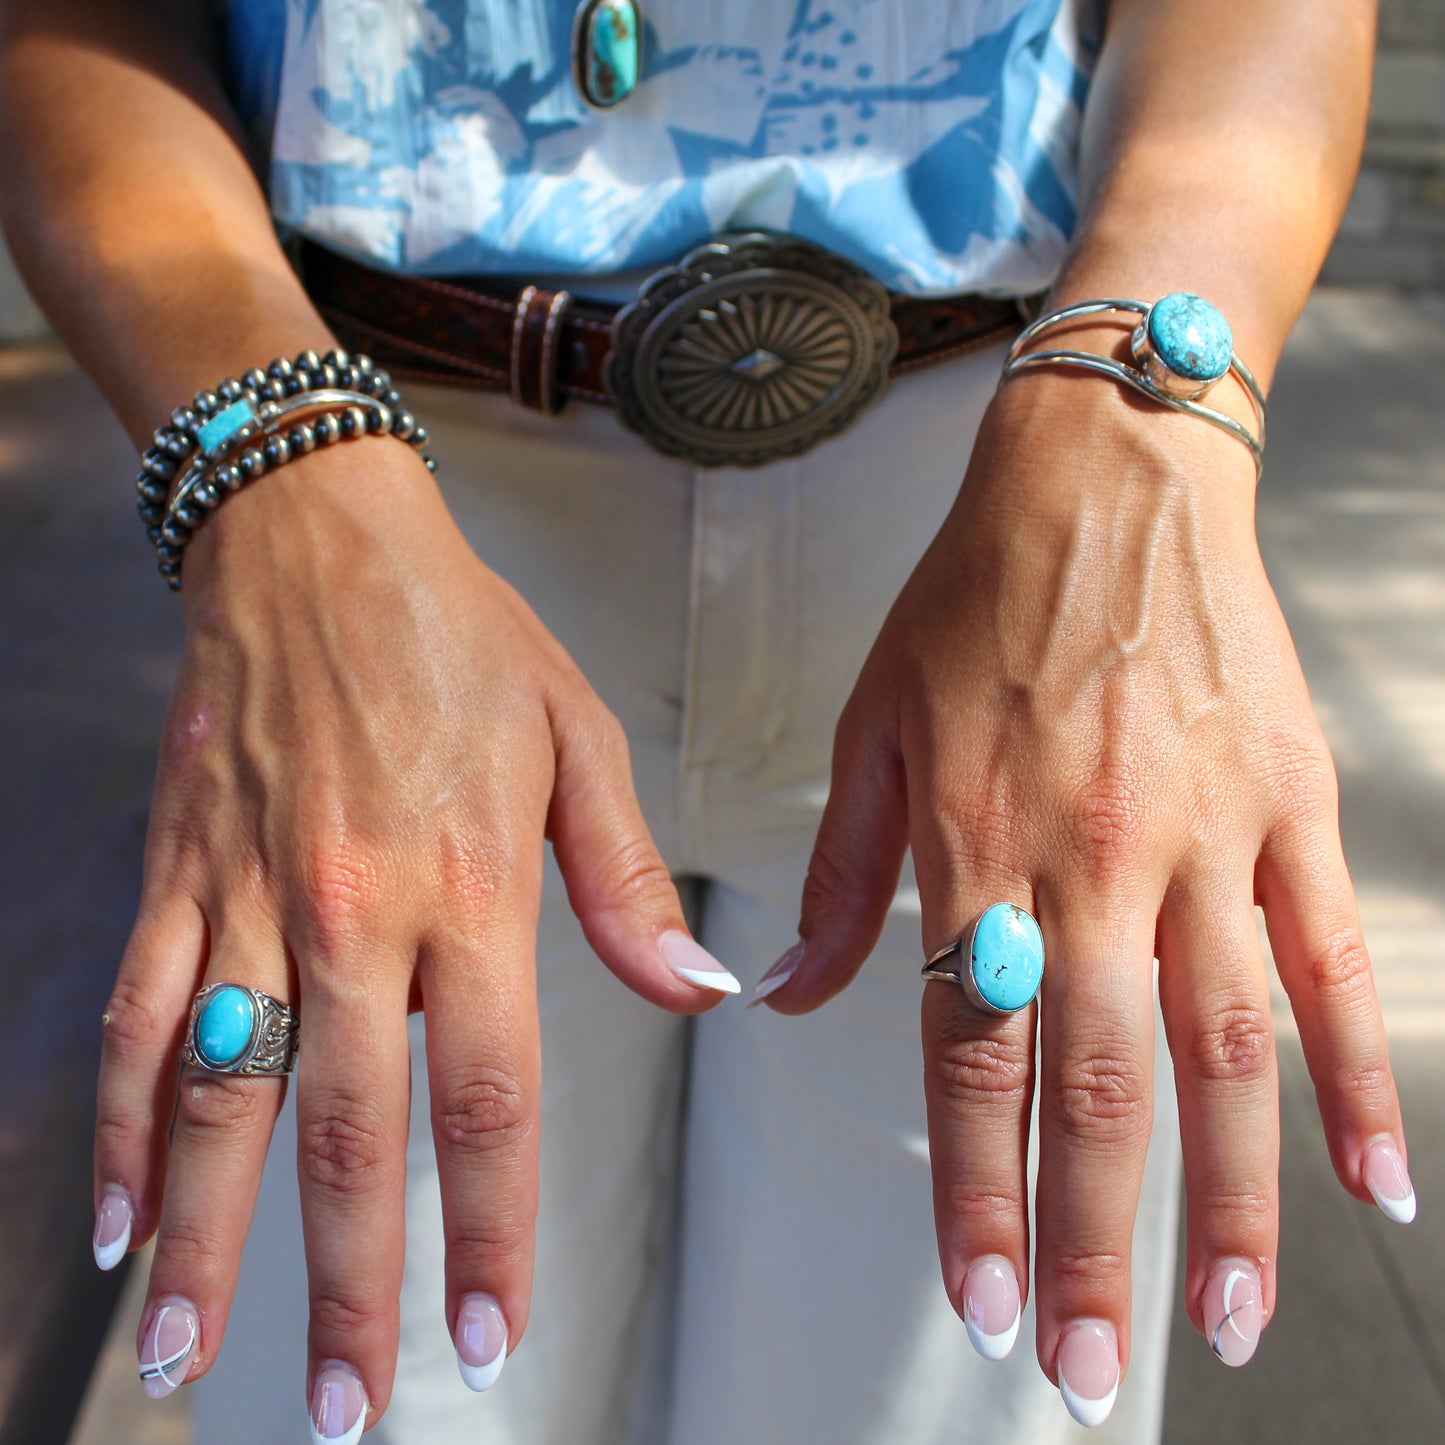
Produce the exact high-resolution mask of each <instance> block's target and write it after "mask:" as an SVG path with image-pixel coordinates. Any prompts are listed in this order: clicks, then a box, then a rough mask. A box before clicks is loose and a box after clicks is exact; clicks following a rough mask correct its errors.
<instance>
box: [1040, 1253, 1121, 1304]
mask: <svg viewBox="0 0 1445 1445" xmlns="http://www.w3.org/2000/svg"><path fill="white" fill-rule="evenodd" d="M1040 1264H1041V1266H1042V1261H1041V1262H1040ZM1129 1267H1130V1260H1129V1256H1128V1255H1127V1254H1122V1253H1120V1252H1118V1251H1116V1250H1108V1249H1098V1250H1087V1249H1073V1248H1070V1249H1060V1250H1055V1251H1054V1252H1053V1253H1052V1254H1051V1256H1050V1258H1049V1272H1050V1273H1051V1274H1052V1275H1053V1279H1054V1285H1055V1287H1056V1288H1057V1289H1059V1290H1060V1292H1061V1293H1062V1294H1063V1295H1064V1296H1065V1297H1066V1298H1067V1297H1068V1295H1069V1294H1071V1293H1080V1292H1082V1293H1085V1294H1088V1293H1092V1292H1094V1291H1097V1290H1100V1289H1102V1290H1105V1291H1112V1290H1114V1289H1117V1288H1119V1287H1120V1286H1122V1285H1124V1284H1126V1283H1127V1281H1128V1279H1129Z"/></svg>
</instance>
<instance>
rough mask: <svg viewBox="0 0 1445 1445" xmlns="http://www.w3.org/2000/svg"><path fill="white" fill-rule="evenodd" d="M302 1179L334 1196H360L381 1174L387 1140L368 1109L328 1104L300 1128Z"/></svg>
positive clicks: (347, 1103)
mask: <svg viewBox="0 0 1445 1445" xmlns="http://www.w3.org/2000/svg"><path fill="white" fill-rule="evenodd" d="M300 1135H301V1137H300V1159H301V1173H302V1178H303V1179H304V1180H305V1181H306V1182H307V1183H309V1184H311V1185H313V1186H315V1187H316V1188H318V1189H324V1190H329V1191H331V1192H332V1193H336V1194H356V1193H362V1192H364V1191H366V1190H367V1189H369V1188H371V1187H372V1186H373V1185H374V1184H375V1183H376V1181H377V1179H378V1176H379V1175H380V1172H381V1164H382V1161H383V1159H384V1157H385V1153H386V1141H385V1136H384V1134H383V1131H382V1129H381V1126H380V1124H379V1122H378V1121H377V1119H376V1117H375V1115H374V1113H373V1112H372V1111H371V1109H370V1108H369V1106H367V1105H365V1104H361V1103H359V1102H357V1101H355V1100H332V1101H328V1102H327V1104H326V1105H325V1106H323V1107H322V1108H321V1109H320V1110H319V1112H317V1113H316V1114H315V1115H313V1116H312V1117H311V1118H308V1119H306V1120H304V1121H303V1122H302V1124H301V1129H300Z"/></svg>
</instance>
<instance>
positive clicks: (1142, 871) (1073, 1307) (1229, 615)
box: [768, 373, 1413, 1418]
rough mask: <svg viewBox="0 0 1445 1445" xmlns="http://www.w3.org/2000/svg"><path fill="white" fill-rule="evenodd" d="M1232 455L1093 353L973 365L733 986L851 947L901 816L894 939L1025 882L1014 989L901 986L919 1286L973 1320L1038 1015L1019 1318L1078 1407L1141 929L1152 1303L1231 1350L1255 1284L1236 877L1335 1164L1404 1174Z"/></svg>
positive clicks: (1012, 1249)
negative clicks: (1177, 1224)
mask: <svg viewBox="0 0 1445 1445" xmlns="http://www.w3.org/2000/svg"><path fill="white" fill-rule="evenodd" d="M885 482H886V479H880V484H883V483H885ZM1253 482H1254V478H1253V465H1252V463H1251V460H1250V458H1249V455H1248V453H1247V452H1246V451H1245V449H1244V448H1243V447H1242V446H1240V445H1239V444H1238V443H1237V442H1236V441H1234V440H1233V439H1231V438H1229V437H1227V436H1225V435H1224V434H1222V433H1216V432H1215V431H1214V430H1213V429H1212V428H1210V427H1209V426H1207V425H1205V424H1203V423H1201V422H1199V421H1198V420H1196V419H1194V418H1190V417H1184V416H1177V415H1173V414H1169V413H1164V412H1161V411H1160V410H1159V409H1158V408H1157V407H1154V406H1151V405H1149V404H1147V403H1142V404H1141V403H1137V402H1135V401H1133V400H1131V399H1130V398H1128V397H1126V396H1125V395H1124V394H1123V393H1122V392H1120V391H1119V390H1118V389H1117V388H1115V387H1112V386H1110V385H1107V384H1105V383H1103V382H1099V381H1096V380H1092V379H1081V378H1078V377H1074V376H1065V375H1061V374H1057V373H1054V374H1042V375H1035V376H1031V377H1029V378H1028V379H1026V380H1020V381H1018V382H1014V383H1011V384H1010V385H1009V386H1008V387H1005V388H1004V390H1003V391H1002V392H1001V393H1000V395H999V396H998V397H997V398H996V399H995V402H994V403H993V405H992V407H991V408H990V411H989V414H988V416H987V418H986V420H985V423H984V426H983V429H982V431H981V433H980V437H979V441H978V444H977V446H976V448H975V451H974V455H973V459H972V462H971V464H970V466H969V469H968V475H967V477H966V479H965V481H964V485H963V487H962V490H961V491H960V493H959V496H958V499H957V501H956V503H955V505H954V507H953V508H952V511H951V512H950V514H949V516H948V518H947V520H946V521H945V523H944V525H943V527H942V529H941V530H940V531H939V533H938V536H937V538H936V539H935V541H934V543H933V544H932V545H931V546H930V548H929V549H928V552H927V553H926V555H925V556H924V557H923V559H922V560H921V561H920V563H919V564H918V567H917V568H916V570H915V571H914V573H913V575H912V577H911V578H910V580H909V582H908V584H907V585H906V586H905V588H904V589H903V592H902V594H901V596H900V597H899V599H898V601H897V603H896V604H895V605H894V607H893V609H892V611H891V613H890V614H889V616H888V618H887V621H886V622H885V624H884V626H883V629H882V631H881V634H880V636H879V637H878V640H877V642H876V643H875V645H874V647H873V650H872V652H871V654H870V656H869V658H868V661H867V663H866V664H865V666H864V668H863V671H862V674H861V676H860V678H859V680H858V683H857V686H856V687H855V689H854V692H853V695H852V697H851V699H850V700H849V702H848V705H847V707H846V708H845V710H844V713H843V716H842V719H841V721H840V723H839V726H838V731H837V737H836V742H835V749H834V760H833V781H832V792H831V796H830V798H829V801H828V805H827V809H826V812H825V814H824V817H823V820H822V824H821V827H820V830H819V834H818V839H817V845H816V848H815V851H814V856H813V859H812V863H811V865H810V868H809V873H808V879H807V883H806V885H805V888H804V896H803V909H802V921H801V926H800V934H801V937H802V939H803V940H804V944H803V951H802V954H801V960H800V962H799V963H798V964H797V967H796V970H795V972H794V973H793V975H792V976H791V978H789V979H788V981H787V982H786V983H785V984H782V985H779V986H777V987H776V989H775V991H774V992H773V993H772V994H771V996H769V998H768V1002H769V1004H770V1005H771V1006H772V1007H774V1008H776V1009H779V1010H780V1011H782V1012H784V1013H800V1012H804V1011H806V1010H810V1009H813V1008H816V1007H818V1006H819V1005H820V1004H822V1003H823V1002H824V1001H825V1000H826V999H827V998H829V997H830V996H831V995H832V994H834V993H836V992H838V991H839V990H840V989H842V988H843V987H844V986H845V985H846V984H847V983H848V982H849V981H850V979H851V978H852V977H853V975H854V974H855V973H856V972H857V970H858V968H859V967H860V966H861V964H862V962H863V960H864V958H865V957H866V956H867V954H868V952H869V950H870V949H871V948H872V946H873V944H874V943H875V941H876V940H877V938H878V935H879V931H880V929H881V927H882V923H883V919H884V914H885V911H886V909H887V907H888V905H889V902H890V901H891V899H892V897H893V893H894V889H895V886H896V882H897V878H898V873H899V868H900V866H901V861H902V857H903V852H904V848H905V845H910V844H911V846H912V850H913V856H914V861H915V866H916V872H917V879H918V889H919V896H920V900H921V905H922V916H923V939H922V944H923V951H924V954H925V955H931V954H932V953H934V952H935V951H936V950H938V949H939V948H941V947H943V946H944V945H945V944H947V943H949V942H951V941H952V940H955V939H957V938H959V936H960V935H961V934H964V933H966V931H967V930H968V928H969V927H970V925H971V924H972V922H973V920H974V919H976V918H977V917H978V915H979V914H980V912H981V911H982V910H983V909H984V908H986V907H987V906H988V905H989V904H992V903H995V902H1000V901H1008V902H1013V903H1017V904H1021V905H1023V906H1024V907H1026V908H1028V909H1030V910H1031V911H1032V912H1034V913H1035V914H1036V915H1037V917H1038V919H1039V922H1040V924H1041V926H1042V930H1043V935H1044V940H1045V948H1046V955H1047V960H1048V962H1047V966H1046V969H1045V972H1044V977H1043V985H1042V992H1041V996H1040V1000H1039V1007H1038V1009H1037V1010H1036V1009H1035V1008H1034V1007H1032V1006H1030V1007H1028V1008H1026V1009H1023V1010H1021V1011H1020V1012H1018V1013H1016V1014H1012V1015H1008V1016H1005V1017H997V1016H991V1015H990V1016H985V1015H984V1014H983V1013H982V1012H981V1011H979V1010H978V1009H976V1008H975V1007H974V1006H973V1005H971V1004H970V1003H969V1001H968V999H967V998H966V997H965V995H964V993H963V991H962V989H961V988H958V987H956V986H955V985H953V984H949V983H942V982H940V983H930V984H926V985H923V986H922V992H923V1050H924V1058H925V1066H926V1067H925V1076H924V1077H925V1093H926V1095H927V1105H928V1128H929V1141H930V1148H931V1155H932V1161H933V1176H934V1207H935V1219H936V1225H937V1231H938V1243H939V1253H940V1257H941V1260H942V1265H943V1276H944V1281H945V1285H946V1288H947V1290H948V1294H949V1297H950V1299H951V1300H952V1301H953V1303H954V1306H955V1308H956V1309H957V1310H958V1311H959V1313H960V1314H962V1315H964V1316H965V1318H967V1319H969V1321H970V1324H971V1326H972V1328H971V1333H972V1334H973V1335H974V1337H975V1341H976V1342H979V1343H981V1348H983V1349H984V1350H985V1352H993V1353H998V1352H999V1351H1001V1350H1003V1349H1005V1348H1006V1341H1007V1329H1006V1327H1007V1326H1008V1324H1009V1322H1010V1319H1011V1318H1014V1319H1016V1313H1015V1311H1016V1309H1017V1308H1018V1307H1019V1304H1020V1302H1021V1300H1022V1299H1023V1297H1024V1295H1025V1294H1026V1292H1027V1288H1028V1267H1029V1240H1028V1235H1027V1231H1028V1214H1027V1205H1026V1188H1027V1185H1026V1160H1027V1152H1028V1149H1027V1146H1028V1133H1029V1113H1030V1104H1031V1101H1032V1097H1033V1093H1034V1089H1035V1083H1036V1080H1035V1063H1034V1060H1035V1049H1034V1043H1035V1039H1034V1033H1035V1026H1036V1023H1037V1024H1038V1026H1039V1030H1040V1035H1041V1049H1040V1051H1039V1055H1038V1058H1039V1062H1038V1076H1037V1087H1038V1089H1039V1091H1040V1125H1039V1128H1040V1140H1039V1173H1038V1187H1037V1199H1036V1205H1037V1225H1038V1238H1037V1241H1036V1243H1035V1250H1034V1260H1035V1279H1036V1281H1037V1290H1038V1339H1037V1349H1038V1357H1039V1361H1040V1364H1041V1365H1042V1366H1043V1368H1044V1370H1045V1372H1046V1373H1047V1374H1048V1375H1049V1377H1050V1378H1051V1379H1054V1380H1056V1381H1057V1382H1059V1383H1061V1385H1062V1386H1064V1387H1065V1398H1066V1400H1069V1403H1070V1408H1071V1409H1074V1410H1075V1413H1076V1414H1078V1415H1079V1418H1085V1417H1094V1416H1097V1418H1102V1414H1100V1413H1099V1412H1100V1410H1102V1411H1103V1412H1104V1413H1107V1409H1108V1404H1109V1402H1110V1401H1111V1400H1112V1388H1113V1386H1114V1385H1117V1382H1118V1380H1119V1378H1120V1376H1121V1375H1122V1372H1123V1369H1124V1368H1125V1367H1126V1365H1127V1361H1128V1350H1129V1299H1130V1241H1131V1234H1132V1229H1133V1222H1134V1214H1135V1210H1136V1206H1137V1203H1138V1198H1139V1190H1140V1184H1141V1180H1142V1175H1143V1169H1144V1158H1145V1152H1146V1148H1147V1145H1148V1142H1149V1133H1150V1127H1151V1119H1152V1112H1151V1110H1152V1102H1151V1079H1152V1069H1153V1047H1154V967H1153V960H1154V959H1155V957H1156V956H1157V958H1158V961H1159V969H1158V988H1159V996H1160V1001H1161V1003H1162V1007H1163V1012H1164V1019H1165V1025H1166V1029H1167V1033H1168V1039H1169V1046H1170V1050H1171V1052H1172V1054H1173V1059H1174V1070H1175V1077H1176V1080H1177V1084H1178V1094H1179V1102H1180V1125H1181V1131H1182V1137H1183V1148H1184V1169H1185V1179H1186V1185H1187V1195H1188V1239H1189V1245H1188V1274H1187V1283H1186V1290H1187V1304H1188V1309H1189V1314H1190V1318H1191V1319H1192V1320H1193V1321H1194V1324H1195V1326H1196V1327H1197V1328H1201V1329H1204V1330H1205V1331H1206V1333H1207V1334H1208V1335H1210V1336H1211V1339H1212V1342H1213V1343H1214V1344H1215V1347H1216V1349H1217V1350H1218V1351H1219V1352H1220V1353H1221V1355H1222V1356H1223V1358H1225V1359H1226V1360H1227V1361H1229V1362H1230V1363H1243V1361H1244V1359H1247V1358H1248V1356H1249V1354H1250V1353H1252V1351H1253V1347H1254V1341H1255V1340H1257V1338H1258V1334H1259V1331H1260V1329H1261V1328H1262V1327H1263V1324H1264V1322H1265V1321H1267V1319H1268V1318H1269V1314H1270V1312H1271V1310H1272V1308H1273V1303H1274V1290H1275V1275H1274V1260H1275V1253H1276V1233H1277V1226H1278V1193H1277V1173H1278V1154H1279V1137H1278V1104H1277V1080H1276V1072H1275V1056H1274V1037H1273V1032H1272V1029H1271V1022H1270V1005H1269V988H1268V980H1267V975H1266V969H1265V961H1264V957H1263V953H1262V949H1261V947H1260V943H1259V938H1258V933H1257V929H1256V924H1255V912H1254V905H1255V903H1256V902H1259V903H1262V904H1263V906H1264V909H1265V913H1266V918H1267V921H1268V926H1269V931H1270V937H1271V940H1272V944H1273V949H1274V954H1275V958H1276V963H1277V966H1278V969H1279V973H1280V976H1281V978H1282V980H1283V982H1284V984H1285V987H1286V988H1287V990H1288V992H1289V995H1290V998H1291V1000H1292V1002H1293V1005H1294V1012H1295V1016H1296V1018H1297V1020H1298V1023H1299V1029H1300V1034H1301V1038H1302V1041H1303V1044H1304V1049H1305V1054H1306V1057H1307V1059H1308V1062H1309V1066H1310V1070H1311V1073H1312V1074H1313V1076H1314V1081H1315V1086H1316V1091H1317V1094H1318V1097H1319V1103H1320V1110H1321V1114H1322V1116H1323V1120H1324V1126H1325V1132H1326V1135H1327V1137H1328V1140H1329V1145H1330V1150H1331V1154H1332V1157H1333V1161H1334V1166H1335V1170H1336V1172H1337V1173H1338V1175H1339V1178H1340V1180H1341V1182H1342V1183H1343V1184H1344V1186H1345V1188H1346V1189H1347V1190H1348V1191H1349V1192H1350V1193H1351V1194H1353V1195H1354V1196H1355V1197H1356V1198H1357V1199H1361V1200H1368V1199H1369V1198H1370V1197H1371V1186H1374V1189H1375V1190H1376V1191H1379V1192H1381V1193H1377V1197H1383V1198H1384V1199H1388V1198H1389V1196H1390V1194H1391V1191H1394V1194H1395V1195H1396V1196H1398V1197H1399V1199H1400V1201H1401V1202H1400V1203H1398V1204H1397V1205H1395V1206H1393V1207H1391V1206H1389V1205H1388V1204H1387V1206H1386V1207H1387V1208H1391V1212H1392V1213H1394V1214H1395V1217H1402V1216H1404V1215H1405V1214H1406V1213H1407V1211H1408V1210H1413V1201H1412V1200H1411V1202H1410V1203H1409V1204H1408V1205H1407V1204H1406V1203H1405V1202H1404V1200H1405V1196H1406V1194H1407V1193H1408V1189H1409V1184H1408V1176H1407V1175H1406V1174H1405V1170H1404V1139H1403V1134H1402V1131H1401V1123H1400V1115H1399V1107H1398V1103H1397V1100H1396V1095H1395V1087H1394V1082H1393V1079H1392V1077H1391V1073H1390V1067H1389V1062H1388V1058H1387V1053H1386V1043H1385V1036H1384V1031H1383V1027H1382V1024H1381V1018H1380V1012H1379V1007H1378V1004H1377V1001H1376V997H1375V991H1374V985H1373V980H1372V976H1371V972H1370V964H1369V959H1368V956H1367V954H1366V952H1365V945H1364V941H1363V939H1362V937H1361V932H1360V924H1359V918H1358V914H1357V910H1356V904H1355V898H1354V892H1353V889H1352V886H1351V883H1350V879H1349V875H1348V873H1347V871H1346V868H1345V862H1344V857H1343V854H1342V851H1341V846H1340V838H1339V830H1338V823H1337V817H1336V784H1335V775H1334V769H1333V766H1332V763H1331V760H1330V755H1329V751H1328V749H1327V747H1326V745H1325V743H1324V740H1323V738H1322V736H1321V734H1320V730H1319V727H1318V725H1317V723H1316V721H1315V718H1314V714H1313V712H1312V710H1311V707H1310V703H1309V698H1308V694H1307V691H1306V688H1305V683H1304V679H1303V677H1302V675H1301V672H1300V668H1299V664H1298V661H1297V659H1296V656H1295V652H1294V649H1293V646H1292V645H1291V642H1290V638H1289V633H1288V630H1287V629H1286V626H1285V623H1284V619H1283V618H1282V616H1281V614H1280V611H1279V607H1278V604H1277V603H1276V601H1275V598H1274V594H1273V592H1272V590H1271V588H1270V585H1269V582H1268V579H1267V578H1266V576H1265V572H1264V568H1263V565H1262V563H1261V561H1260V557H1259V552H1258V548H1257V545H1256V541H1255V535H1254V522H1253V501H1254V496H1253ZM1010 1276H1012V1279H1011V1278H1010ZM1015 1282H1016V1286H1017V1288H1016V1289H1015V1288H1014V1283H1015ZM1226 1317H1228V1324H1227V1326H1226V1324H1225V1321H1226ZM990 1336H992V1337H995V1338H993V1339H992V1340H990V1338H989V1337H990ZM1071 1396H1072V1398H1070V1397H1071Z"/></svg>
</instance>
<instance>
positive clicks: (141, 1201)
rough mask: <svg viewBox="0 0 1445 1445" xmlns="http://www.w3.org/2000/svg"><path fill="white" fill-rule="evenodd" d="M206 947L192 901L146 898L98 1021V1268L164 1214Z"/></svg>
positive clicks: (139, 1239) (112, 1262)
mask: <svg viewBox="0 0 1445 1445" xmlns="http://www.w3.org/2000/svg"><path fill="white" fill-rule="evenodd" d="M205 946H206V925H205V919H204V917H203V915H202V913H201V910H200V908H199V907H198V906H197V904H196V903H195V902H194V901H193V900H192V899H190V898H187V897H184V896H181V895H179V894H173V895H170V896H168V897H166V898H164V899H163V900H153V901H149V902H147V903H144V904H142V907H141V912H140V916H139V918H138V919H137V920H136V925H135V928H134V930H133V931H132V933H131V936H130V941H129V942H128V943H127V944H126V949H125V954H124V956H123V957H122V959H121V964H120V971H119V974H118V975H117V978H116V981H115V988H114V990H113V991H112V993H111V996H110V1001H109V1002H108V1003H107V1004H106V1006H105V1013H104V1015H103V1016H102V1018H101V1024H102V1037H101V1050H100V1080H99V1085H98V1088H97V1093H96V1125H95V1204H96V1221H95V1237H94V1241H93V1244H94V1250H95V1260H96V1263H97V1264H98V1265H99V1266H100V1267H101V1268H102V1269H114V1268H115V1266H116V1265H117V1264H119V1263H120V1261H121V1259H122V1257H123V1256H124V1255H125V1254H126V1252H127V1250H129V1249H134V1248H137V1247H139V1246H140V1245H142V1244H144V1243H145V1241H146V1240H147V1239H149V1238H150V1236H151V1234H152V1233H153V1232H154V1230H155V1227H156V1223H157V1221H158V1220H159V1218H160V1206H161V1191H162V1189H163V1187H164V1185H165V1173H166V1150H167V1143H166V1136H167V1133H168V1131H169V1128H170V1121H171V1113H172V1111H173V1110H174V1108H175V1099H176V1080H177V1077H178V1076H179V1074H180V1062H181V1045H182V1041H183V1039H184V1036H185V1026H186V1017H187V1014H188V1012H189V1010H190V1006H191V999H192V998H193V997H194V995H195V992H196V989H197V988H198V987H199V986H200V985H199V980H200V976H201V964H202V958H203V956H204V952H205Z"/></svg>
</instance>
